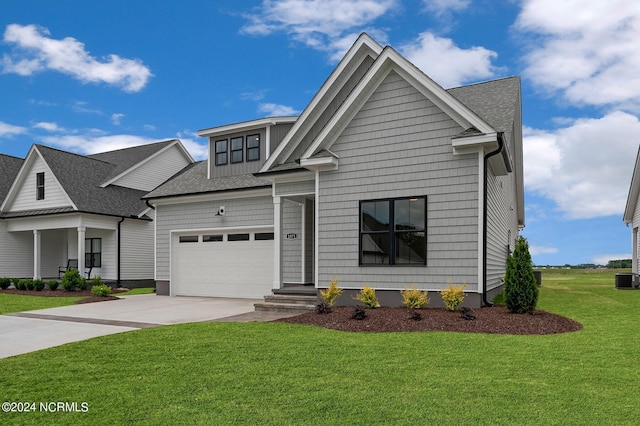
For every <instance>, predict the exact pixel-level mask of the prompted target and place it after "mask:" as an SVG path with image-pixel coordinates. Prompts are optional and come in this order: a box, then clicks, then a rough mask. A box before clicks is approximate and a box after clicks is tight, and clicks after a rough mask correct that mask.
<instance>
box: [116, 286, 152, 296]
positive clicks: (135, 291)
mask: <svg viewBox="0 0 640 426" xmlns="http://www.w3.org/2000/svg"><path fill="white" fill-rule="evenodd" d="M154 292H155V289H154V288H153V287H143V288H132V289H131V290H129V291H125V292H123V293H118V294H116V296H131V295H133V294H153V293H154Z"/></svg>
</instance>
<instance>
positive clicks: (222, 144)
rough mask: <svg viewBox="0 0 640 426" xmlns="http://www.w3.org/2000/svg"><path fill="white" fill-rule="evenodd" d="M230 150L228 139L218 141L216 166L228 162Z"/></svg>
mask: <svg viewBox="0 0 640 426" xmlns="http://www.w3.org/2000/svg"><path fill="white" fill-rule="evenodd" d="M228 150H229V147H228V144H227V140H226V139H221V140H218V141H216V166H220V165H222V164H227V162H228V158H227V157H228Z"/></svg>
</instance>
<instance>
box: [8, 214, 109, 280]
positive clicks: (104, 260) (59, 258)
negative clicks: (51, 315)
mask: <svg viewBox="0 0 640 426" xmlns="http://www.w3.org/2000/svg"><path fill="white" fill-rule="evenodd" d="M119 220H120V218H113V217H102V216H97V215H87V214H70V215H56V216H39V217H27V218H13V219H7V220H6V231H7V232H8V233H9V234H12V235H15V236H16V238H15V239H14V240H15V241H17V242H19V244H20V247H16V251H17V252H20V253H22V255H23V256H24V255H25V254H26V253H29V252H30V257H31V260H32V262H22V263H21V265H22V266H21V267H20V269H19V270H18V271H15V270H14V271H12V272H14V273H13V274H11V275H13V276H17V277H27V276H32V278H34V279H42V278H57V277H58V272H59V268H60V267H61V266H66V265H67V261H68V260H69V259H77V262H78V270H79V271H81V273H82V274H83V275H84V276H86V273H87V272H88V271H89V267H90V265H87V264H86V261H85V260H86V257H87V256H86V254H87V253H88V252H87V248H88V247H87V241H88V240H87V239H93V240H94V241H92V242H90V243H89V244H91V243H93V246H94V248H95V249H94V252H93V253H94V255H95V254H96V253H99V257H100V264H99V265H100V266H99V267H93V268H92V269H91V276H97V275H100V276H101V277H102V278H104V279H116V278H117V245H118V232H117V230H118V221H119ZM26 245H30V246H31V247H30V248H31V250H29V248H28V247H25V246H26ZM89 253H91V250H89ZM8 261H10V259H6V260H5V259H3V262H8ZM28 264H31V266H32V270H30V271H29V270H26V268H25V266H27V265H28ZM16 272H18V274H16Z"/></svg>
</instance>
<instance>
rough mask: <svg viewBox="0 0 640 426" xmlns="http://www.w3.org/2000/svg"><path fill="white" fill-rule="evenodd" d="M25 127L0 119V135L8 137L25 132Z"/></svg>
mask: <svg viewBox="0 0 640 426" xmlns="http://www.w3.org/2000/svg"><path fill="white" fill-rule="evenodd" d="M26 132H27V128H26V127H20V126H14V125H13V124H8V123H5V122H3V121H0V136H1V137H8V136H13V135H19V134H21V133H26Z"/></svg>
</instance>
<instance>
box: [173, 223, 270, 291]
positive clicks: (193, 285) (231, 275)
mask: <svg viewBox="0 0 640 426" xmlns="http://www.w3.org/2000/svg"><path fill="white" fill-rule="evenodd" d="M272 287H273V232H231V233H221V232H190V233H174V234H173V235H172V237H171V295H172V296H210V297H243V298H262V297H263V296H264V295H266V294H270V293H271V288H272Z"/></svg>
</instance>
